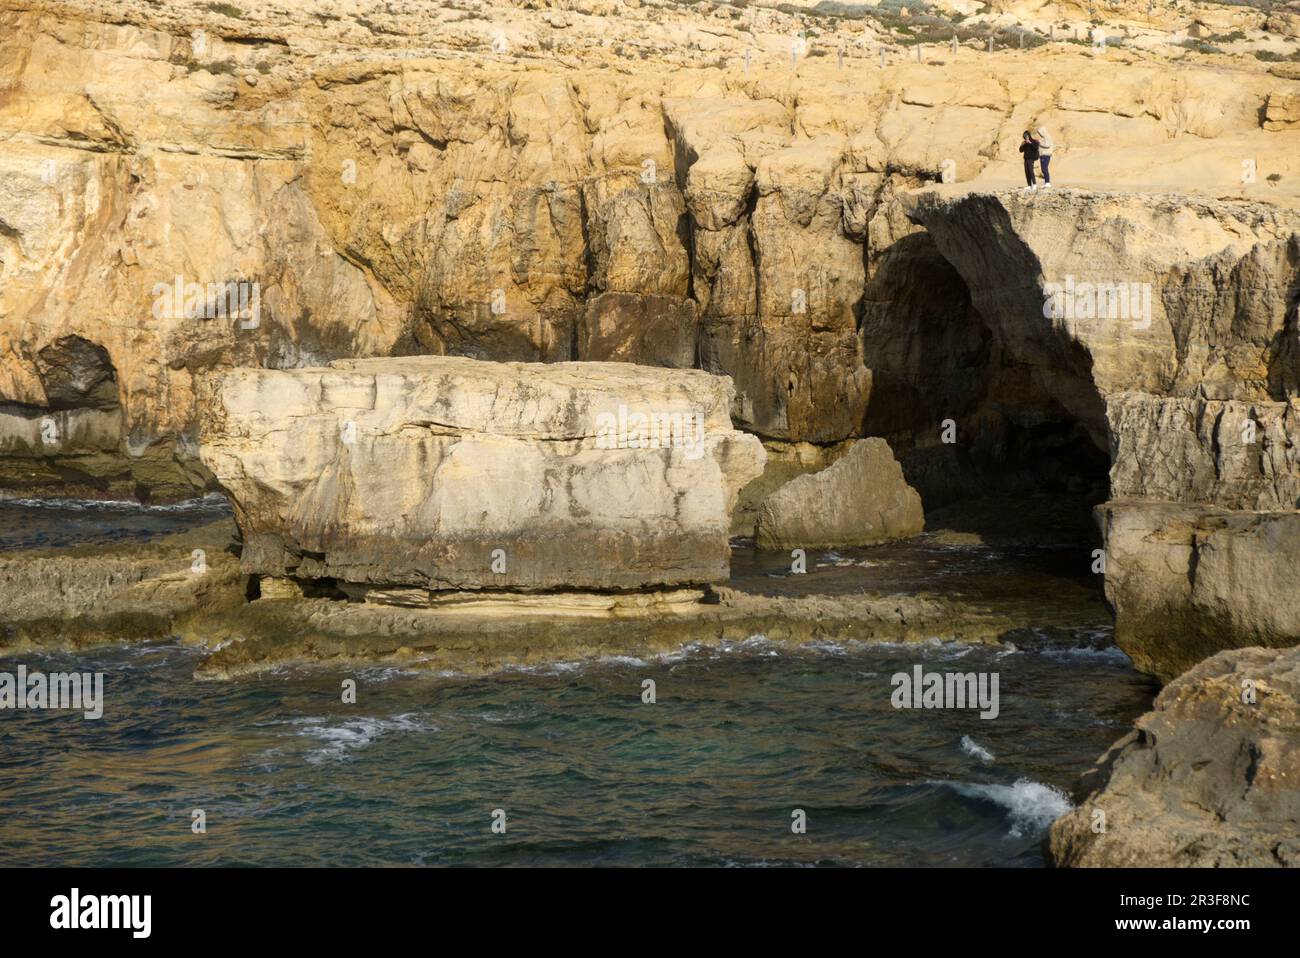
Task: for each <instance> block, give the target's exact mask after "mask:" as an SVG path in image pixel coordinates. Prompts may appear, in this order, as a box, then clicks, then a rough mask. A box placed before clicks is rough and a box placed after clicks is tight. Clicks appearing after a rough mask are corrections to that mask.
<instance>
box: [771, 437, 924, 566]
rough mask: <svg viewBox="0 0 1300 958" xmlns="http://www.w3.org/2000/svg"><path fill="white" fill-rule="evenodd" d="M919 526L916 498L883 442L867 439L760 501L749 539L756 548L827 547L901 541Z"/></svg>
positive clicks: (921, 516) (918, 500) (920, 514)
mask: <svg viewBox="0 0 1300 958" xmlns="http://www.w3.org/2000/svg"><path fill="white" fill-rule="evenodd" d="M924 528H925V514H924V512H923V511H922V509H921V497H920V496H919V495H917V492H916V490H915V489H913V488H912V487H911V486H909V485H908V484H907V481H906V480H905V479H904V478H903V470H902V468H900V467H899V465H898V461H897V460H895V459H894V454H893V453H892V452H890V450H889V444H888V443H887V442H885V440H883V439H876V438H873V439H861V440H859V441H857V442H855V443H853V444H852V446H851V447H850V448H849V449H848V451H847V452H845V453H844V454H843V455H842V456H841V457H840V458H839V459H837V460H836V461H835V462H834V463H833V464H832V465H830V466H828V467H827V468H826V469H824V470H822V471H821V472H816V473H812V474H809V475H803V476H799V477H797V478H795V479H791V480H790V481H789V482H787V483H786V484H785V485H783V486H781V488H779V489H777V490H776V491H775V492H773V493H772V494H771V495H769V496H768V497H767V498H766V499H764V500H763V502H762V504H761V505H760V506H759V510H758V523H757V528H756V530H755V534H754V536H755V540H756V542H757V545H758V547H759V548H760V549H795V548H803V549H833V548H837V547H842V546H861V545H870V544H871V543H874V542H881V541H884V540H886V539H903V538H906V537H908V536H914V535H917V534H918V533H920V532H921V531H922V530H923V529H924Z"/></svg>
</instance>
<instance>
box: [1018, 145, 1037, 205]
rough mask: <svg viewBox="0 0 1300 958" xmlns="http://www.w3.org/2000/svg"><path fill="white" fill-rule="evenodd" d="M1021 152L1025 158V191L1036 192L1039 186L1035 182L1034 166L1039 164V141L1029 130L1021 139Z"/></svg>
mask: <svg viewBox="0 0 1300 958" xmlns="http://www.w3.org/2000/svg"><path fill="white" fill-rule="evenodd" d="M1020 152H1021V153H1022V154H1023V155H1024V158H1025V183H1026V184H1027V185H1026V186H1025V189H1027V190H1036V189H1038V184H1036V183H1035V182H1034V164H1035V163H1037V162H1038V141H1037V140H1035V139H1034V135H1033V134H1032V133H1030V132H1029V131H1028V130H1025V135H1024V136H1023V137H1022V138H1021V143H1020Z"/></svg>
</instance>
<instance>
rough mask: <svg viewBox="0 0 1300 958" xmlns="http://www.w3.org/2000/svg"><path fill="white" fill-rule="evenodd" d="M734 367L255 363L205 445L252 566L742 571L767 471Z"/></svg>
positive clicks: (387, 570) (431, 578)
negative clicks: (752, 509)
mask: <svg viewBox="0 0 1300 958" xmlns="http://www.w3.org/2000/svg"><path fill="white" fill-rule="evenodd" d="M733 398H734V391H733V388H732V386H731V383H730V381H729V380H727V379H725V378H723V377H718V376H712V375H710V374H708V373H704V372H700V371H694V370H651V369H647V368H645V367H640V366H634V365H630V364H624V363H557V364H518V363H488V362H480V361H477V360H470V359H464V358H457V357H415V358H408V359H372V360H344V361H339V362H336V363H333V364H331V365H330V366H329V367H327V368H323V369H303V370H293V371H276V370H258V369H239V370H233V371H231V372H229V373H226V374H224V375H223V376H221V377H220V378H219V380H218V381H217V383H216V387H215V396H214V399H213V402H212V406H211V412H210V414H209V415H208V416H207V417H206V418H205V420H204V428H203V445H202V456H203V461H204V462H205V463H206V464H207V466H208V467H209V468H210V469H211V470H212V472H213V473H214V474H215V475H216V476H217V478H218V480H219V481H220V482H221V484H222V486H223V487H224V488H225V489H226V491H227V492H228V493H229V495H230V497H231V499H232V500H233V501H234V503H235V510H236V519H237V521H238V522H239V526H240V529H241V531H242V533H243V537H244V551H243V557H242V563H243V568H244V570H245V571H247V572H252V573H258V574H261V575H271V576H293V577H295V578H297V579H303V580H306V579H336V580H340V581H342V582H346V583H358V584H369V585H380V586H416V587H419V588H424V589H431V590H440V589H490V590H496V591H501V590H541V589H579V590H581V589H587V590H600V589H641V588H657V587H666V586H679V585H689V584H701V583H711V582H721V581H725V580H726V578H727V575H728V570H729V546H728V534H729V530H730V522H731V512H732V509H733V508H734V507H735V504H736V500H737V497H738V495H739V492H740V489H741V487H742V486H744V485H745V484H746V483H747V482H749V481H750V480H751V479H753V478H754V477H755V476H757V475H758V474H759V473H761V471H762V467H763V461H764V453H763V448H762V445H761V443H760V442H759V441H758V439H757V438H755V437H753V436H750V435H746V434H744V433H741V432H738V431H737V430H735V429H733V428H732V425H731V419H730V408H731V403H732V400H733Z"/></svg>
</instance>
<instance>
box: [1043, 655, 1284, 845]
mask: <svg viewBox="0 0 1300 958" xmlns="http://www.w3.org/2000/svg"><path fill="white" fill-rule="evenodd" d="M1136 724H1137V727H1136V729H1135V730H1134V731H1132V732H1130V733H1129V734H1128V735H1126V736H1124V738H1122V739H1120V740H1119V741H1118V742H1116V743H1115V744H1114V745H1113V746H1111V748H1110V750H1109V751H1108V752H1107V753H1106V754H1105V755H1103V756H1102V757H1101V758H1100V759H1099V760H1098V762H1097V766H1096V768H1094V769H1093V770H1092V771H1090V772H1089V773H1088V774H1087V775H1085V776H1084V778H1083V780H1082V781H1081V782H1080V791H1081V793H1082V794H1080V795H1079V796H1077V799H1078V803H1077V807H1076V808H1075V809H1074V810H1073V811H1071V812H1069V813H1068V814H1066V815H1065V816H1063V817H1062V818H1060V819H1058V820H1057V821H1056V823H1055V824H1054V825H1053V826H1052V829H1051V832H1050V834H1049V836H1048V843H1047V844H1048V853H1049V855H1050V857H1051V859H1052V860H1053V861H1054V862H1055V863H1056V864H1057V865H1062V866H1085V867H1117V866H1122V867H1128V866H1140V867H1144V868H1166V867H1171V866H1186V867H1226V866H1231V867H1240V866H1244V867H1262V866H1274V867H1276V866H1279V865H1282V866H1290V867H1296V866H1300V788H1297V787H1296V782H1297V781H1298V780H1300V649H1295V648H1291V649H1259V648H1250V649H1236V650H1233V651H1230V652H1220V653H1219V654H1217V655H1215V656H1214V657H1213V658H1210V659H1206V660H1205V661H1204V662H1202V663H1201V664H1200V665H1198V666H1196V667H1195V668H1193V669H1192V670H1191V671H1190V672H1187V673H1186V674H1185V675H1183V676H1181V677H1179V678H1178V679H1177V680H1176V681H1174V682H1171V683H1170V684H1169V685H1167V686H1166V687H1165V688H1164V690H1163V691H1162V692H1161V693H1160V695H1159V696H1158V697H1157V698H1156V701H1155V706H1154V708H1153V709H1152V710H1151V711H1150V712H1148V713H1146V714H1145V715H1143V716H1142V717H1141V718H1139V719H1138V720H1137V723H1136Z"/></svg>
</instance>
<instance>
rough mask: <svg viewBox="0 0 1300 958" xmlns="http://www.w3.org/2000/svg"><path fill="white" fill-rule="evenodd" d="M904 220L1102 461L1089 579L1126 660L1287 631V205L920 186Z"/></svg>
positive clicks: (1290, 259) (1184, 654)
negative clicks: (922, 233)
mask: <svg viewBox="0 0 1300 958" xmlns="http://www.w3.org/2000/svg"><path fill="white" fill-rule="evenodd" d="M912 215H913V217H914V218H915V219H916V220H917V221H918V222H920V223H923V224H924V225H925V226H926V227H927V229H928V230H929V234H930V236H931V237H932V238H933V240H934V243H935V244H936V246H937V248H938V249H939V251H940V252H941V253H942V254H943V255H944V257H945V258H946V259H947V260H948V261H949V262H950V263H951V264H952V265H953V267H954V268H955V269H956V270H957V271H958V272H959V273H960V274H961V276H962V278H963V279H964V280H965V281H966V282H967V284H968V286H969V290H970V296H971V302H972V304H973V305H974V307H975V308H976V309H977V310H978V312H979V315H980V316H981V317H983V318H984V319H985V320H986V321H987V322H988V323H989V324H990V326H991V327H992V329H993V330H994V332H995V333H996V335H997V339H998V342H999V343H1000V344H1001V347H1002V348H1003V349H1005V350H1007V351H1008V353H1009V354H1010V355H1011V356H1012V357H1013V358H1014V361H1015V362H1016V363H1017V364H1018V365H1019V366H1020V367H1021V368H1022V369H1023V371H1024V374H1025V375H1026V376H1027V377H1029V378H1031V379H1033V380H1034V381H1035V382H1036V383H1037V388H1039V389H1041V390H1042V391H1043V392H1045V393H1046V394H1048V395H1050V396H1052V397H1053V399H1054V400H1055V401H1056V402H1058V403H1059V404H1060V406H1061V407H1063V408H1064V409H1066V410H1068V411H1069V413H1070V414H1071V415H1072V416H1074V417H1075V418H1076V419H1077V421H1078V422H1079V423H1080V425H1081V427H1082V428H1084V429H1086V431H1087V433H1088V435H1090V436H1091V437H1092V439H1093V442H1094V444H1095V445H1096V447H1097V448H1098V449H1099V450H1105V451H1106V452H1107V453H1108V455H1109V458H1110V476H1109V478H1110V496H1111V497H1112V501H1111V502H1110V503H1108V504H1107V505H1106V506H1105V507H1104V508H1103V509H1102V510H1101V513H1100V514H1101V517H1102V527H1103V532H1104V534H1105V537H1106V565H1105V573H1106V588H1107V594H1108V596H1109V597H1110V599H1111V602H1112V604H1113V605H1114V607H1115V612H1116V638H1117V641H1118V642H1119V644H1120V646H1121V647H1122V648H1123V649H1124V650H1125V651H1126V652H1128V653H1129V654H1130V655H1131V656H1132V657H1133V659H1134V661H1135V662H1136V663H1137V664H1138V666H1139V667H1140V668H1143V669H1146V670H1148V671H1150V672H1152V673H1153V674H1156V675H1158V676H1161V677H1163V678H1166V679H1167V678H1170V677H1172V676H1173V675H1176V674H1178V673H1179V672H1181V671H1183V670H1184V669H1185V668H1187V667H1188V666H1189V665H1191V664H1193V663H1195V662H1196V661H1199V659H1200V658H1202V657H1204V656H1205V655H1208V654H1211V653H1213V652H1214V651H1216V650H1218V649H1222V648H1232V647H1239V646H1245V645H1257V644H1264V645H1287V644H1294V643H1295V642H1297V641H1300V618H1297V616H1296V609H1295V606H1294V603H1293V602H1292V601H1291V600H1290V598H1289V596H1290V593H1291V591H1293V590H1292V589H1291V588H1290V587H1289V586H1287V585H1286V584H1285V583H1287V582H1294V581H1296V578H1295V577H1296V575H1297V573H1300V565H1297V556H1300V513H1297V511H1296V509H1297V506H1300V462H1298V461H1297V457H1296V454H1295V449H1296V443H1297V439H1300V435H1298V432H1300V425H1298V423H1300V419H1298V417H1297V407H1296V402H1297V400H1296V392H1297V386H1298V384H1300V327H1298V326H1297V321H1296V315H1297V314H1296V309H1297V300H1296V289H1297V285H1298V282H1300V215H1297V214H1296V213H1294V212H1292V211H1288V210H1280V209H1278V208H1275V207H1271V206H1266V205H1263V204H1257V203H1240V202H1222V201H1202V200H1195V199H1192V198H1190V197H1186V196H1180V197H1161V196H1134V195H1114V194H1091V193H1081V192H1078V191H1071V190H1062V191H1059V192H1055V193H1051V194H1044V195H1032V196H1026V195H1023V194H1009V193H1008V194H997V195H992V194H986V195H969V196H964V197H960V198H955V199H945V198H943V197H940V196H937V195H933V194H924V195H922V196H921V197H920V198H919V200H918V201H917V202H916V204H915V206H914V207H913V209H912Z"/></svg>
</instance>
